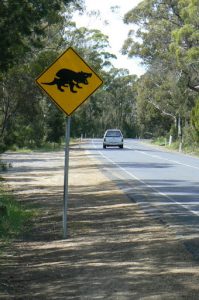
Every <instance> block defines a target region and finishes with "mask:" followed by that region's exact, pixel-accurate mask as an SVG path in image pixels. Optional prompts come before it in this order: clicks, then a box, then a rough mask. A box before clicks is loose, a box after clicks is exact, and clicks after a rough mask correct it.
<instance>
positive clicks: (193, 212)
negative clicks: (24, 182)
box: [93, 144, 199, 216]
mask: <svg viewBox="0 0 199 300" xmlns="http://www.w3.org/2000/svg"><path fill="white" fill-rule="evenodd" d="M93 145H94V144H93ZM94 147H95V145H94ZM95 148H96V147H95ZM98 153H99V154H100V155H101V156H102V157H104V158H105V159H106V160H108V161H109V162H111V163H112V164H113V165H115V166H117V168H118V169H120V170H122V171H123V172H125V173H126V174H128V175H129V176H130V177H132V178H134V179H136V180H137V181H139V182H141V183H142V184H144V185H145V186H147V187H148V188H150V189H152V190H153V191H155V192H156V193H157V194H159V195H161V196H163V197H166V198H167V199H169V200H170V201H172V202H174V203H175V204H177V205H180V206H182V207H183V208H184V209H186V210H188V211H189V212H191V213H192V214H194V215H196V216H199V212H196V211H194V210H190V209H189V208H187V206H186V205H183V204H182V203H180V202H178V201H176V200H174V199H173V198H171V197H169V196H168V195H167V194H165V193H162V192H160V191H158V190H157V189H155V188H154V187H152V186H151V185H150V184H147V183H146V182H144V181H143V180H141V179H139V178H138V177H137V176H135V175H134V174H132V173H130V172H129V171H127V170H126V169H125V168H123V167H121V166H120V165H118V164H117V163H116V162H114V161H113V160H112V159H110V158H108V157H107V156H106V155H104V154H103V153H102V152H101V151H98Z"/></svg>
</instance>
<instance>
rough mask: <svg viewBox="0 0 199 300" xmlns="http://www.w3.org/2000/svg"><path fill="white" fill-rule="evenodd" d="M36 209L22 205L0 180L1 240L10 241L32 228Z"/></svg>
mask: <svg viewBox="0 0 199 300" xmlns="http://www.w3.org/2000/svg"><path fill="white" fill-rule="evenodd" d="M34 215H35V211H34V210H31V209H29V208H24V207H22V206H21V205H20V204H19V203H18V202H17V201H16V199H15V198H14V196H13V195H12V194H11V193H9V192H8V191H6V190H5V187H4V186H3V183H2V178H1V182H0V240H1V241H3V242H9V241H10V240H11V239H13V238H16V237H17V236H20V235H23V233H25V232H27V231H28V230H29V229H30V227H31V226H30V224H31V219H32V218H33V216H34Z"/></svg>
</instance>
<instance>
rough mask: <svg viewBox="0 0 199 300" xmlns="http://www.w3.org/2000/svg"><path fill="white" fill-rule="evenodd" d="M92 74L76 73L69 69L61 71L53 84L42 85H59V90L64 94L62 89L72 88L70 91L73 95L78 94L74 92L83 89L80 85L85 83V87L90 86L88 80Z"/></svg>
mask: <svg viewBox="0 0 199 300" xmlns="http://www.w3.org/2000/svg"><path fill="white" fill-rule="evenodd" d="M91 76H92V73H85V72H82V71H81V72H74V71H72V70H69V69H61V70H59V71H58V72H57V73H56V77H55V78H54V80H53V81H52V82H43V83H42V84H47V85H57V88H58V90H60V91H61V92H64V89H63V88H62V87H68V86H69V87H70V91H71V92H72V93H77V91H75V90H74V87H77V88H78V89H81V88H82V87H81V86H80V85H79V84H80V83H83V84H85V85H87V84H88V80H87V78H89V77H91Z"/></svg>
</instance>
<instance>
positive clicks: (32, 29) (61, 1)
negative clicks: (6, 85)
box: [0, 0, 84, 72]
mask: <svg viewBox="0 0 199 300" xmlns="http://www.w3.org/2000/svg"><path fill="white" fill-rule="evenodd" d="M70 3H73V4H75V5H76V8H79V9H80V8H81V7H82V5H83V3H84V1H83V0H73V1H72V0H51V1H48V0H28V1H13V0H1V2H0V19H1V22H0V41H1V45H0V71H2V72H5V71H7V70H8V69H9V68H11V67H12V66H13V65H17V64H18V63H22V62H23V61H24V57H25V55H26V54H28V53H31V52H32V51H33V49H37V48H39V49H42V48H43V39H44V38H45V36H46V34H47V32H48V28H49V27H50V26H52V25H53V24H57V23H60V22H62V23H63V21H64V11H65V10H66V9H67V7H68V5H69V4H70Z"/></svg>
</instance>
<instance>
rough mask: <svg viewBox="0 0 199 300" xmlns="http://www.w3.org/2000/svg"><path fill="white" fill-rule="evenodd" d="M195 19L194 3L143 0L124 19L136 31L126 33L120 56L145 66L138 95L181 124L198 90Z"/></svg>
mask: <svg viewBox="0 0 199 300" xmlns="http://www.w3.org/2000/svg"><path fill="white" fill-rule="evenodd" d="M197 17H198V1H195V0H191V1H189V0H179V1H177V0H172V1H171V0H160V1H159V0H144V1H142V2H141V3H140V4H139V5H138V6H137V7H136V8H135V9H132V10H131V11H129V12H128V13H127V14H126V15H125V16H124V22H126V23H128V24H131V23H132V24H134V25H136V29H135V30H134V31H133V30H131V31H130V32H129V35H128V38H127V40H126V41H125V43H124V45H123V53H124V54H127V55H128V56H129V57H133V56H138V57H140V58H141V59H142V61H143V63H144V64H145V65H146V66H147V73H146V75H145V76H143V77H142V78H141V79H140V81H139V82H140V86H142V87H143V88H144V87H145V92H143V91H142V90H141V89H139V93H140V95H143V94H145V101H147V102H148V103H149V104H151V105H153V106H154V108H155V109H156V110H159V112H160V114H161V115H165V116H168V115H170V117H171V118H173V119H174V120H175V119H176V118H178V119H180V120H182V119H183V122H184V124H185V123H187V122H189V121H190V112H191V110H192V108H193V107H194V105H195V101H196V94H195V95H194V92H196V91H197V89H198V87H197V86H198V82H197V80H198V61H197V60H198V47H197V45H198V42H197V41H198V23H197ZM145 84H146V85H145ZM139 103H140V102H138V105H139ZM155 122H156V120H154V125H155Z"/></svg>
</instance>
